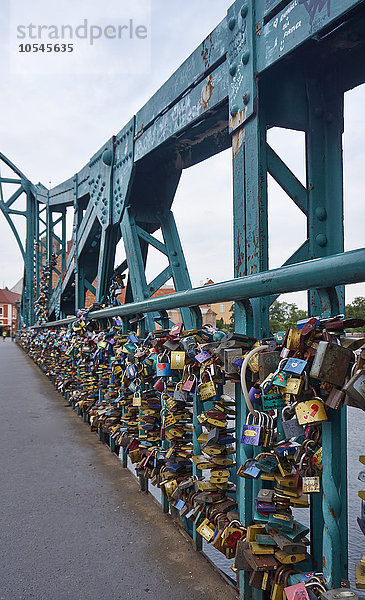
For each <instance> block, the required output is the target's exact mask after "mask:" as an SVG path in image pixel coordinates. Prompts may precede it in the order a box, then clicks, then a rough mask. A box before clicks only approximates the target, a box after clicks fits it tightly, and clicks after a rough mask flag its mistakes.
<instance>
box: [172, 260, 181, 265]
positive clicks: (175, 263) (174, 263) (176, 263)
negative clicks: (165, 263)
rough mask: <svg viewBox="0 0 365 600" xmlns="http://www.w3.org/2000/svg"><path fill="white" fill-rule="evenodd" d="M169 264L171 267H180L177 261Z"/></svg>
mask: <svg viewBox="0 0 365 600" xmlns="http://www.w3.org/2000/svg"><path fill="white" fill-rule="evenodd" d="M171 264H172V266H173V267H180V263H179V261H178V260H173V261H172V263H171Z"/></svg>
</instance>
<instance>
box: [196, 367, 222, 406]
mask: <svg viewBox="0 0 365 600" xmlns="http://www.w3.org/2000/svg"><path fill="white" fill-rule="evenodd" d="M209 378H210V381H206V382H205V383H201V384H200V385H199V386H198V387H199V393H200V398H201V401H202V402H204V401H205V400H209V399H210V398H213V397H214V396H216V395H217V388H216V387H215V383H214V381H213V380H212V376H211V375H210V374H209Z"/></svg>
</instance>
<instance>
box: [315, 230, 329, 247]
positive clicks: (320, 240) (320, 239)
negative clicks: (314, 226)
mask: <svg viewBox="0 0 365 600" xmlns="http://www.w3.org/2000/svg"><path fill="white" fill-rule="evenodd" d="M316 244H318V246H320V247H321V248H324V247H325V246H327V236H326V234H325V233H319V234H318V235H316Z"/></svg>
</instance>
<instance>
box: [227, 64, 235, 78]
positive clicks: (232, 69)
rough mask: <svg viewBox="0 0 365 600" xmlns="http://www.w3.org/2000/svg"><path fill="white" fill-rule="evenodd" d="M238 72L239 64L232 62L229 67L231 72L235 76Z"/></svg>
mask: <svg viewBox="0 0 365 600" xmlns="http://www.w3.org/2000/svg"><path fill="white" fill-rule="evenodd" d="M236 73H237V65H236V63H232V64H231V66H230V67H229V74H230V75H231V76H232V77H234V76H235V75H236Z"/></svg>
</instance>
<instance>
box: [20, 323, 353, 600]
mask: <svg viewBox="0 0 365 600" xmlns="http://www.w3.org/2000/svg"><path fill="white" fill-rule="evenodd" d="M346 326H349V327H351V326H354V325H353V321H350V322H349V321H345V320H344V319H343V318H336V319H328V320H321V319H319V318H311V319H307V320H305V321H304V322H301V323H298V328H297V329H294V328H291V329H289V330H288V331H286V332H282V333H279V334H276V335H275V336H273V337H272V338H270V339H267V340H260V341H258V340H256V339H254V338H251V337H248V336H245V335H241V334H225V333H224V332H222V331H219V330H216V329H214V328H212V327H209V326H205V327H203V328H202V329H200V330H192V331H186V330H184V328H183V324H182V323H180V324H178V325H174V326H173V327H171V328H170V329H168V330H167V329H156V330H155V331H154V332H152V333H149V334H148V335H144V336H142V335H139V334H138V333H136V332H135V331H128V332H125V323H124V322H123V321H122V319H120V318H119V317H115V318H114V319H113V322H112V323H109V326H108V327H106V328H103V329H100V324H98V323H97V322H96V321H88V318H87V312H85V313H81V314H80V315H79V318H78V319H77V321H75V322H74V323H73V325H70V326H69V327H68V328H67V329H66V328H63V329H53V330H47V329H43V330H40V331H37V330H28V331H26V332H24V333H23V334H22V336H21V338H20V343H21V344H22V345H23V347H24V349H25V350H26V351H27V352H28V353H29V354H30V356H31V357H32V358H33V359H34V360H35V361H36V362H37V364H38V365H39V366H40V367H41V368H42V369H43V370H44V371H45V372H46V373H47V375H48V376H49V377H50V378H51V379H52V380H53V382H54V383H55V385H56V386H57V387H58V389H59V390H60V391H62V392H63V393H64V394H67V397H68V398H69V400H70V402H71V403H72V404H73V406H74V407H76V409H77V411H78V412H79V414H81V415H83V418H84V420H85V421H86V422H88V423H89V424H90V427H91V429H92V430H93V431H97V432H98V434H99V437H100V439H102V440H103V441H105V442H106V443H108V444H109V445H110V447H111V449H113V450H115V451H116V452H117V453H119V452H121V454H122V457H123V461H124V462H125V464H127V463H126V461H127V457H129V460H130V462H131V463H132V464H133V465H134V468H135V470H136V474H137V475H138V476H139V477H140V478H141V480H143V481H145V482H146V481H149V482H150V484H151V485H154V486H157V487H159V488H160V489H161V492H162V495H163V501H164V502H165V503H167V504H168V505H169V506H170V509H171V511H172V512H173V514H174V515H176V516H177V517H178V519H179V521H180V522H181V523H182V524H184V527H185V529H186V530H187V531H188V532H189V533H190V534H191V535H198V536H201V537H202V538H203V539H205V541H206V542H207V543H210V544H212V546H214V547H215V548H216V549H217V550H219V551H220V552H221V553H222V554H224V555H225V556H226V557H227V558H231V559H234V565H233V567H232V569H233V570H234V571H235V572H238V571H240V570H243V571H246V572H247V577H248V578H249V582H250V585H251V586H252V587H254V588H257V589H261V590H266V591H268V592H270V594H271V597H272V599H273V600H282V598H284V594H286V597H287V598H288V600H291V597H293V595H292V596H291V594H293V593H294V589H290V588H295V589H297V588H296V587H295V586H299V588H300V590H301V593H302V595H303V597H305V598H306V597H308V598H311V599H312V598H313V596H320V594H321V593H324V592H325V582H324V580H323V577H322V575H321V574H318V573H317V574H316V573H314V572H313V562H312V559H311V555H310V542H309V537H308V536H309V534H310V530H309V528H308V527H307V526H306V525H303V524H302V523H301V522H300V520H298V518H297V512H296V509H299V508H301V509H303V508H308V507H309V505H310V497H311V495H315V494H319V492H320V491H321V472H322V430H321V428H322V423H323V422H324V421H326V420H331V416H332V414H334V411H336V410H338V409H339V408H340V406H341V404H342V403H345V404H347V405H351V406H357V407H359V408H362V409H364V408H365V386H364V385H363V382H364V380H365V371H364V363H365V354H364V351H363V350H361V347H360V346H361V344H362V343H363V340H361V339H360V340H359V339H357V338H352V337H351V336H350V337H349V336H346V335H345V327H346ZM227 382H229V383H230V384H232V383H234V384H236V387H235V388H234V387H233V386H232V385H231V387H230V389H229V392H230V393H229V394H228V393H227V387H226V384H227ZM234 389H235V391H233V390H234ZM236 399H237V401H239V403H240V406H239V408H240V413H241V414H245V407H246V404H247V419H245V420H246V422H245V424H244V425H243V427H242V429H240V430H239V431H238V430H237V425H236V422H235V419H236V416H237V408H238V406H237V401H236ZM237 436H239V437H238V439H237ZM237 444H238V445H239V452H238V448H237ZM238 456H239V457H241V456H245V457H246V459H245V460H238V459H237V457H238ZM323 460H325V457H323ZM241 477H242V478H244V479H246V480H254V481H255V484H254V486H253V488H254V489H255V490H256V492H255V496H254V497H253V501H254V505H253V506H252V511H251V514H252V520H251V517H250V520H248V519H247V520H246V521H242V520H241V518H240V514H239V512H238V510H237V508H238V503H237V497H236V494H237V489H240V487H242V483H243V482H242V480H241V479H240V478H241ZM250 489H251V488H250ZM293 512H295V515H294V514H293ZM361 522H362V523H363V521H361ZM299 588H298V591H299ZM284 590H285V591H284Z"/></svg>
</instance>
